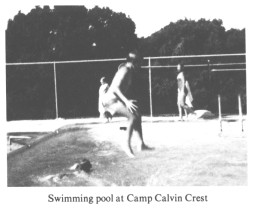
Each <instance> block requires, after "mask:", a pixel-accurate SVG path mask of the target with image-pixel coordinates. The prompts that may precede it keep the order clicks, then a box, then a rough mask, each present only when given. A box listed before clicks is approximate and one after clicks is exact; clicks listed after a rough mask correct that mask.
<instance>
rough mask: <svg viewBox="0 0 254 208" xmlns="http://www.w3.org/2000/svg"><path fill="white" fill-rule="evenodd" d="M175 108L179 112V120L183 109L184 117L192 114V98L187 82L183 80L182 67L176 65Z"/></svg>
mask: <svg viewBox="0 0 254 208" xmlns="http://www.w3.org/2000/svg"><path fill="white" fill-rule="evenodd" d="M177 72H178V74H177V78H176V79H177V106H178V110H179V118H180V119H181V120H182V119H183V116H182V109H184V112H185V115H186V117H188V114H190V113H194V111H193V106H192V101H193V97H192V94H191V90H190V85H189V82H188V81H187V80H186V79H185V76H184V71H183V65H182V64H178V65H177Z"/></svg>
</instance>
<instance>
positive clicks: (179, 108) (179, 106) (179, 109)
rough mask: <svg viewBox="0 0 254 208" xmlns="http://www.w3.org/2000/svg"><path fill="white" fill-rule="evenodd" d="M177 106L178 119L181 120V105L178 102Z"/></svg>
mask: <svg viewBox="0 0 254 208" xmlns="http://www.w3.org/2000/svg"><path fill="white" fill-rule="evenodd" d="M177 106H178V111H179V119H180V120H182V119H183V114H182V107H181V105H180V104H178V105H177Z"/></svg>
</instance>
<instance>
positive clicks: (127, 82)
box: [103, 52, 154, 157]
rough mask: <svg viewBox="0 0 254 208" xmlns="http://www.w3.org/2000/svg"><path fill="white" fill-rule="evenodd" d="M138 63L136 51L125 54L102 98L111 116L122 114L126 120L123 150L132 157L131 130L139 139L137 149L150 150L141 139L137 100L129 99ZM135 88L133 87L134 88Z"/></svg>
mask: <svg viewBox="0 0 254 208" xmlns="http://www.w3.org/2000/svg"><path fill="white" fill-rule="evenodd" d="M139 65H140V58H139V56H138V54H137V52H130V53H129V54H128V56H127V61H126V63H122V64H120V65H119V67H118V70H117V72H116V74H115V76H114V78H113V80H112V83H111V85H110V87H109V89H108V91H107V93H106V94H105V96H104V98H103V106H104V108H105V110H106V111H107V112H109V113H110V114H111V115H112V116H114V115H120V116H124V117H126V118H127V120H128V125H127V128H126V131H127V135H126V136H127V138H126V141H127V148H126V149H125V152H126V153H127V155H128V156H129V157H134V153H133V150H132V147H131V137H132V133H133V131H136V132H137V136H138V137H139V139H140V141H141V145H140V147H139V150H152V149H154V148H151V147H148V146H147V145H146V144H145V142H144V140H143V133H142V125H141V122H142V120H141V113H140V109H139V107H138V104H137V101H136V100H132V99H131V92H130V91H131V87H132V84H133V79H134V77H135V76H136V75H137V73H138V70H139ZM134 90H135V89H134Z"/></svg>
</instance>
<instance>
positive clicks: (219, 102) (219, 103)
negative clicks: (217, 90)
mask: <svg viewBox="0 0 254 208" xmlns="http://www.w3.org/2000/svg"><path fill="white" fill-rule="evenodd" d="M218 108H219V109H218V110H219V122H220V131H221V132H222V116H221V100H220V94H219V95H218Z"/></svg>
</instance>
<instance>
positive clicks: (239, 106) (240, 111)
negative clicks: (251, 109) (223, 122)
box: [238, 94, 243, 132]
mask: <svg viewBox="0 0 254 208" xmlns="http://www.w3.org/2000/svg"><path fill="white" fill-rule="evenodd" d="M238 109H239V119H240V122H241V128H242V132H243V113H242V102H241V95H240V94H238Z"/></svg>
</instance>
